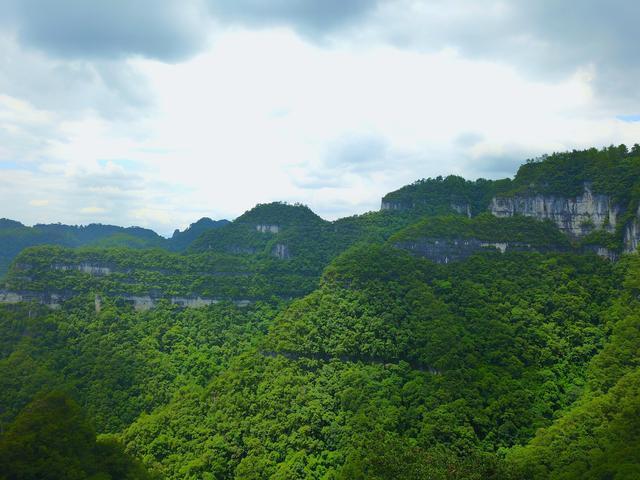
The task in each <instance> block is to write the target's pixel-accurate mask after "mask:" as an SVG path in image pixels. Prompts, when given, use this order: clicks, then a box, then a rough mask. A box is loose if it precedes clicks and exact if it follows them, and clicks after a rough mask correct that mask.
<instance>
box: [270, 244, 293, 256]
mask: <svg viewBox="0 0 640 480" xmlns="http://www.w3.org/2000/svg"><path fill="white" fill-rule="evenodd" d="M271 255H273V256H274V257H277V258H279V259H280V260H286V259H288V258H291V253H290V252H289V247H288V246H286V245H284V244H282V243H276V244H275V245H274V246H273V249H272V250H271Z"/></svg>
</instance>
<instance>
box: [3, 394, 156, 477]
mask: <svg viewBox="0 0 640 480" xmlns="http://www.w3.org/2000/svg"><path fill="white" fill-rule="evenodd" d="M0 465H1V466H2V471H0V478H3V479H6V480H31V479H33V480H45V479H52V480H53V479H61V478H64V479H67V480H76V479H77V480H85V479H96V480H97V479H111V478H113V479H123V480H144V479H149V478H151V477H150V476H149V475H148V474H147V473H146V471H145V470H144V468H143V467H142V466H141V465H140V464H139V463H138V462H137V461H135V460H134V459H132V458H131V457H129V456H128V455H126V454H125V453H124V450H123V447H122V446H121V445H120V444H119V443H118V442H116V441H114V440H98V441H96V435H95V432H94V431H93V428H92V427H91V425H90V424H89V422H88V421H87V419H86V417H85V415H84V413H83V412H82V410H81V409H80V407H79V406H78V404H77V403H75V402H74V401H73V400H72V399H71V398H69V397H68V396H67V395H65V394H64V393H59V392H54V393H49V394H45V395H41V396H39V397H37V398H36V399H35V400H34V401H33V402H31V403H30V404H29V405H27V406H26V407H25V408H24V409H23V410H22V411H21V412H20V414H19V415H18V416H17V417H16V419H15V421H14V422H13V423H12V424H11V425H9V427H8V428H7V431H6V432H5V433H4V434H3V435H2V436H0Z"/></svg>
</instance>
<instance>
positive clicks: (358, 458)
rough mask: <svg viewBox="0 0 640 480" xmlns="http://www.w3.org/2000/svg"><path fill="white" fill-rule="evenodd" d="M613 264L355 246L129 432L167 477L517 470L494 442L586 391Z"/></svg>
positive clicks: (460, 474) (488, 474) (527, 428)
mask: <svg viewBox="0 0 640 480" xmlns="http://www.w3.org/2000/svg"><path fill="white" fill-rule="evenodd" d="M612 268H613V266H612V265H611V264H610V263H608V262H606V261H603V260H599V259H598V258H597V257H580V256H573V255H568V256H557V255H546V256H544V255H540V254H532V253H513V254H508V253H507V254H505V255H503V256H492V257H485V256H476V257H474V258H470V259H469V260H467V261H466V262H459V263H455V264H450V265H446V266H444V265H437V264H434V263H432V262H428V261H425V260H420V259H417V260H416V259H415V258H414V257H412V256H410V255H409V254H407V253H406V252H403V251H401V250H398V249H395V248H391V247H379V246H378V247H375V246H370V245H369V246H363V247H358V248H354V249H352V250H350V251H348V252H346V253H345V254H343V255H341V256H340V257H339V258H338V259H336V260H335V262H333V263H332V265H331V266H330V267H329V268H328V269H327V270H326V272H325V274H324V276H323V280H322V283H321V286H320V288H319V289H318V290H317V291H315V292H313V293H312V294H311V295H309V296H307V297H305V298H304V299H301V300H297V301H295V302H294V303H293V304H291V306H289V307H288V308H286V309H285V310H284V311H283V312H282V313H281V314H280V315H279V316H278V317H277V318H276V319H275V321H273V322H272V323H271V327H270V328H269V333H268V334H267V336H266V337H265V338H264V340H263V341H261V342H259V344H258V345H257V346H256V347H255V348H251V349H248V350H247V351H245V352H244V353H243V354H241V355H239V356H238V357H236V358H235V359H233V360H232V361H231V363H230V364H229V367H228V368H227V369H225V370H224V371H221V372H220V374H219V375H217V376H216V377H215V378H213V379H212V382H211V383H210V384H209V385H208V387H207V388H205V389H204V390H202V389H200V388H192V389H189V390H183V391H181V392H180V394H178V395H176V396H175V397H174V398H173V399H172V401H171V402H170V403H169V404H167V405H166V406H164V407H161V408H159V409H157V410H156V411H154V412H153V413H152V414H150V415H145V416H143V417H141V418H140V419H139V420H138V421H136V422H135V423H134V424H132V425H131V426H130V427H129V428H127V430H126V431H125V432H124V436H123V438H124V441H125V443H126V444H127V446H128V449H129V451H131V452H133V453H135V454H136V455H138V456H139V457H141V458H144V459H145V462H146V464H147V465H148V466H149V467H150V468H152V469H153V470H154V471H157V472H159V473H161V474H163V475H165V476H166V477H168V478H201V477H203V476H204V475H205V474H206V473H210V474H212V475H213V476H215V477H216V478H322V477H326V478H384V476H383V475H384V473H382V474H380V473H378V476H377V477H376V476H374V475H373V474H372V473H371V472H400V473H397V474H399V475H401V478H404V477H402V475H405V474H406V475H409V476H407V477H406V478H438V479H440V478H442V479H444V478H466V479H471V478H474V479H475V478H477V479H480V478H500V479H506V478H511V477H510V475H511V474H510V472H509V466H508V465H505V464H503V463H502V462H501V461H500V459H499V458H497V457H496V456H495V454H493V453H492V452H494V451H496V450H497V449H499V448H502V447H509V446H511V445H514V444H516V443H519V442H526V441H527V440H528V439H530V438H531V437H533V435H534V434H535V432H536V430H537V429H538V428H540V427H544V426H548V425H550V424H551V422H552V420H553V417H554V414H555V412H558V411H561V410H562V409H564V408H567V407H568V406H569V405H571V403H572V402H573V401H574V400H575V399H576V398H577V397H578V396H579V395H580V388H581V386H582V385H583V383H584V379H585V376H586V365H587V363H588V362H589V359H590V358H591V356H592V355H593V353H594V352H596V351H597V350H598V348H599V346H600V345H601V343H602V341H603V339H604V337H605V334H606V333H605V328H604V325H603V318H602V312H603V311H604V310H605V309H606V308H607V306H608V302H609V300H610V298H611V297H612V296H614V295H615V294H616V285H617V278H616V276H615V275H614V274H613V273H612ZM189 425H198V428H197V429H193V428H190V427H189ZM156 439H157V440H156ZM160 439H161V440H160ZM382 445H387V446H388V451H387V453H389V452H394V454H393V455H387V454H385V452H384V451H380V446H382ZM397 458H407V459H409V458H410V459H412V460H411V461H408V462H407V463H406V464H403V465H399V464H398V463H397ZM373 466H375V468H374V467H373ZM399 468H402V470H398V469H399ZM372 469H373V470H372ZM380 475H382V476H380ZM411 475H413V476H411ZM514 478H520V477H517V476H515V477H514Z"/></svg>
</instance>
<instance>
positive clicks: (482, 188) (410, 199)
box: [382, 175, 511, 215]
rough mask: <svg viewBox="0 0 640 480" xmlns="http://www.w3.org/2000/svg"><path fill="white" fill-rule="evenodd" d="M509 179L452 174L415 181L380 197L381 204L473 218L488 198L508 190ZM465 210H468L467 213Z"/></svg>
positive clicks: (422, 211)
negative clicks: (489, 178)
mask: <svg viewBox="0 0 640 480" xmlns="http://www.w3.org/2000/svg"><path fill="white" fill-rule="evenodd" d="M510 186H511V180H509V179H503V180H485V179H483V178H480V179H478V180H475V181H470V180H465V179H464V178H462V177H459V176H456V175H449V176H448V177H445V178H443V177H436V178H427V179H422V180H418V181H416V182H414V183H412V184H411V185H407V186H404V187H402V188H400V189H399V190H396V191H395V192H391V193H388V194H387V195H385V196H384V197H383V198H382V202H383V203H390V204H393V205H396V207H395V208H398V209H400V210H405V209H415V210H418V211H420V212H421V213H424V214H428V215H446V214H451V213H456V212H457V213H463V214H467V213H470V214H471V215H477V214H479V213H481V212H483V211H485V210H486V209H487V206H488V205H489V202H490V201H491V198H492V197H493V196H494V195H495V194H496V193H498V192H501V191H504V190H507V189H509V188H510ZM467 207H468V210H467Z"/></svg>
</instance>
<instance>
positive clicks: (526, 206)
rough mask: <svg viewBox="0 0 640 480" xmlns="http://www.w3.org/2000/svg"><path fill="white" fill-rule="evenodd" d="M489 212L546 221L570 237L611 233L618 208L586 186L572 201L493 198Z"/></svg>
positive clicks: (540, 197)
mask: <svg viewBox="0 0 640 480" xmlns="http://www.w3.org/2000/svg"><path fill="white" fill-rule="evenodd" d="M489 210H490V211H491V213H492V214H493V215H495V216H496V217H511V216H513V215H524V216H527V217H535V218H537V219H538V220H545V219H549V220H552V221H553V222H555V224H556V225H557V226H558V228H559V229H560V230H561V231H563V232H564V233H566V234H568V235H570V236H571V237H573V238H580V237H582V236H584V235H586V234H588V233H589V232H591V231H593V230H598V229H604V230H606V231H608V232H613V231H615V227H616V222H617V220H618V216H619V214H620V208H619V207H618V206H617V205H614V204H613V203H612V201H611V199H610V198H609V197H608V196H607V195H601V194H594V193H593V192H592V191H591V186H590V185H589V184H588V183H585V185H584V192H583V193H582V195H580V196H578V197H574V198H570V197H562V196H556V195H540V194H538V195H532V196H518V195H516V196H513V197H494V198H493V199H492V200H491V204H490V205H489Z"/></svg>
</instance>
